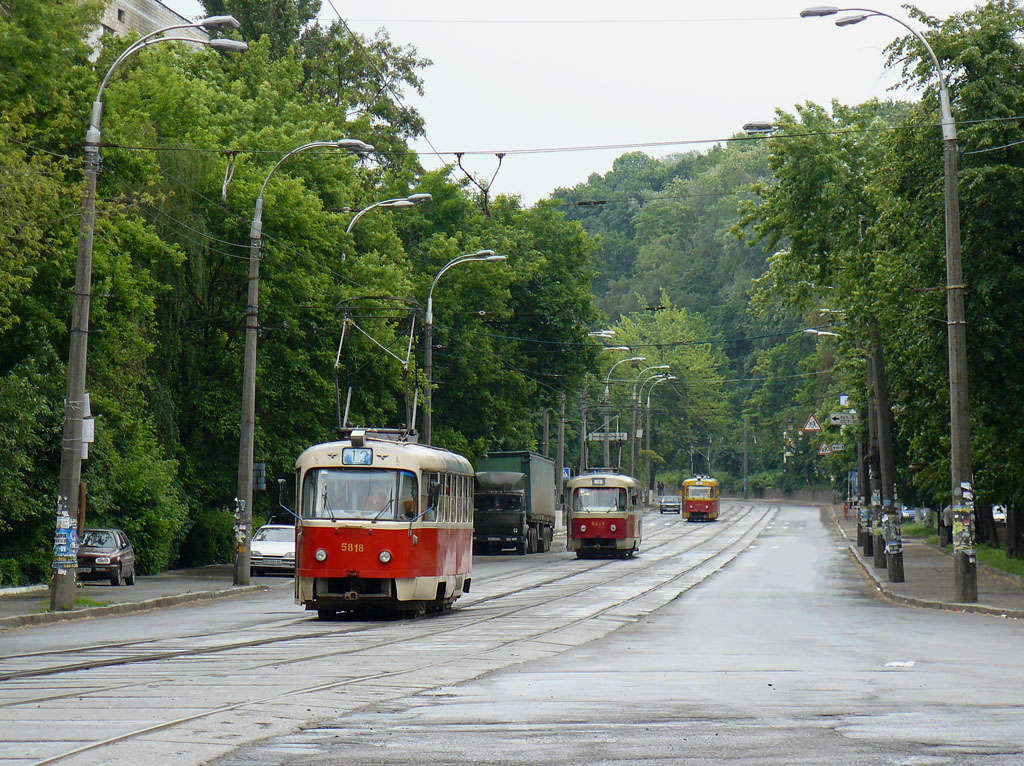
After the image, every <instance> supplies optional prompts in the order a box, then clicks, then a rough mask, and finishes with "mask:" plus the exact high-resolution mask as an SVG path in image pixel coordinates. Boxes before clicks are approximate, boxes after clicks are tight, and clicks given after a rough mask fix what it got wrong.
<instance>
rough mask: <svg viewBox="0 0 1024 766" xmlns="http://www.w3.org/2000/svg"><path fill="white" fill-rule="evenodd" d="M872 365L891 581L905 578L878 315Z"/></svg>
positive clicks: (873, 327) (873, 331)
mask: <svg viewBox="0 0 1024 766" xmlns="http://www.w3.org/2000/svg"><path fill="white" fill-rule="evenodd" d="M871 346H872V357H873V358H872V362H873V364H872V365H871V366H872V369H873V371H874V373H875V402H876V404H877V406H876V407H875V414H876V416H877V417H878V452H879V462H880V464H881V469H882V533H883V535H882V536H883V537H884V538H885V558H886V566H887V568H888V574H889V582H904V580H905V575H904V571H903V537H902V534H901V531H900V521H901V519H900V512H899V509H898V508H896V503H895V500H896V497H895V491H894V490H895V487H896V461H895V458H894V457H893V451H892V412H891V411H890V409H889V383H888V379H887V378H886V375H885V352H884V350H883V349H882V331H881V328H880V327H879V324H878V318H877V317H871Z"/></svg>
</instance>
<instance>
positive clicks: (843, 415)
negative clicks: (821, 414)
mask: <svg viewBox="0 0 1024 766" xmlns="http://www.w3.org/2000/svg"><path fill="white" fill-rule="evenodd" d="M858 420H859V418H858V417H857V413H856V412H833V413H831V414H829V416H828V424H829V425H830V426H855V425H857V421H858Z"/></svg>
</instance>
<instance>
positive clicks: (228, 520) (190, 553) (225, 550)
mask: <svg viewBox="0 0 1024 766" xmlns="http://www.w3.org/2000/svg"><path fill="white" fill-rule="evenodd" d="M234 527H235V516H234V513H233V512H232V511H229V510H226V509H224V508H213V509H210V508H207V509H205V510H200V511H196V512H195V513H193V515H192V524H191V526H190V527H189V529H188V531H187V532H186V533H185V539H184V540H183V541H182V544H181V547H180V548H179V551H178V562H177V565H178V566H180V567H199V566H206V565H207V564H225V563H228V562H230V561H233V560H234V557H235V543H234V534H235V533H234ZM253 527H254V529H255V524H254V525H253Z"/></svg>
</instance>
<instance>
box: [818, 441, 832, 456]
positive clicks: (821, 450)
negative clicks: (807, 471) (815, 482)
mask: <svg viewBox="0 0 1024 766" xmlns="http://www.w3.org/2000/svg"><path fill="white" fill-rule="evenodd" d="M831 454H832V448H831V447H830V446H828V445H827V444H825V442H822V443H821V444H820V445H819V446H818V457H825V456H826V455H831Z"/></svg>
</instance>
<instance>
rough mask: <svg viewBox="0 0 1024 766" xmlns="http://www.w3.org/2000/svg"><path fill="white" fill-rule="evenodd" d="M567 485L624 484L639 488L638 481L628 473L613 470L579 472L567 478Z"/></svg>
mask: <svg viewBox="0 0 1024 766" xmlns="http://www.w3.org/2000/svg"><path fill="white" fill-rule="evenodd" d="M593 479H599V481H598V482H594V481H593ZM569 485H570V486H573V487H595V486H596V487H600V486H608V487H624V486H635V487H637V488H638V489H639V488H640V486H641V485H640V482H639V481H638V480H637V479H636V478H634V477H632V476H629V475H628V474H624V473H617V472H615V471H591V472H588V473H581V474H580V475H578V476H573V477H572V478H571V479H569Z"/></svg>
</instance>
